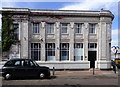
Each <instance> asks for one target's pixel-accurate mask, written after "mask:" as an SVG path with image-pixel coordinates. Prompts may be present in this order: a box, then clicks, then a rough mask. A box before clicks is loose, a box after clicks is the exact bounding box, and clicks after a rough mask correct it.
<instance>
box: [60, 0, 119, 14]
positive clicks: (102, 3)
mask: <svg viewBox="0 0 120 87" xmlns="http://www.w3.org/2000/svg"><path fill="white" fill-rule="evenodd" d="M118 1H119V0H92V1H90V0H84V1H81V2H75V3H73V4H70V5H65V6H64V7H62V8H60V10H100V9H101V8H103V9H107V10H111V11H112V12H113V13H116V12H117V11H118V10H117V8H118Z"/></svg>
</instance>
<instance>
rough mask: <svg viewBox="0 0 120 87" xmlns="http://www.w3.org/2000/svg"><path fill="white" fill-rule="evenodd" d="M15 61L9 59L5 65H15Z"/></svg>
mask: <svg viewBox="0 0 120 87" xmlns="http://www.w3.org/2000/svg"><path fill="white" fill-rule="evenodd" d="M13 63H14V62H13V61H8V62H6V63H5V65H4V66H13Z"/></svg>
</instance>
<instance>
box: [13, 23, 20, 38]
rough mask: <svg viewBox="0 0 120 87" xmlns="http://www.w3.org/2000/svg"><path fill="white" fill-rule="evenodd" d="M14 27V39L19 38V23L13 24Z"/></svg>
mask: <svg viewBox="0 0 120 87" xmlns="http://www.w3.org/2000/svg"><path fill="white" fill-rule="evenodd" d="M13 29H14V32H13V35H14V37H13V39H14V40H18V38H19V24H17V23H15V24H13Z"/></svg>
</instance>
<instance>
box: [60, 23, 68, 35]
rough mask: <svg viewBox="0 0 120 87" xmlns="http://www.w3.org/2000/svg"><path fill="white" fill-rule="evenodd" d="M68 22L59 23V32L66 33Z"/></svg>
mask: <svg viewBox="0 0 120 87" xmlns="http://www.w3.org/2000/svg"><path fill="white" fill-rule="evenodd" d="M67 28H68V24H67V23H62V24H61V33H67Z"/></svg>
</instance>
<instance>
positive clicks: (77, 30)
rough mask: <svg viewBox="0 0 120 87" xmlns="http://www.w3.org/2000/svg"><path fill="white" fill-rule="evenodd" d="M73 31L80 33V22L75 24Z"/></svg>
mask: <svg viewBox="0 0 120 87" xmlns="http://www.w3.org/2000/svg"><path fill="white" fill-rule="evenodd" d="M75 33H82V24H81V23H76V24H75Z"/></svg>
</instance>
